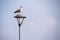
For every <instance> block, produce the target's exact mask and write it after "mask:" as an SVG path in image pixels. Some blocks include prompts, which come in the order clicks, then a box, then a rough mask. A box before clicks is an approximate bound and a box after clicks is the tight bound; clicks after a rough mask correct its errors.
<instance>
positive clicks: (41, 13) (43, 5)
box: [0, 0, 60, 40]
mask: <svg viewBox="0 0 60 40" xmlns="http://www.w3.org/2000/svg"><path fill="white" fill-rule="evenodd" d="M59 2H60V1H59V0H0V10H1V11H0V28H1V29H0V30H1V33H0V35H1V36H0V38H1V40H18V38H19V37H18V25H17V20H16V19H15V18H14V16H15V15H16V14H15V13H14V11H16V10H17V9H19V7H20V4H21V3H22V4H23V14H24V15H25V16H26V17H27V18H26V19H25V20H24V23H23V25H22V27H21V40H59V37H58V35H60V34H59V31H58V30H57V29H58V28H59V23H58V22H59V20H60V19H59V18H60V17H59V5H60V4H59Z"/></svg>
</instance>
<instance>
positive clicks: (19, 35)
mask: <svg viewBox="0 0 60 40" xmlns="http://www.w3.org/2000/svg"><path fill="white" fill-rule="evenodd" d="M18 25H19V40H20V26H21V25H20V24H18Z"/></svg>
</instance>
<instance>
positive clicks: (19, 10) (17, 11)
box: [14, 6, 22, 13]
mask: <svg viewBox="0 0 60 40" xmlns="http://www.w3.org/2000/svg"><path fill="white" fill-rule="evenodd" d="M20 12H22V6H20V9H18V10H16V11H15V12H14V13H20Z"/></svg>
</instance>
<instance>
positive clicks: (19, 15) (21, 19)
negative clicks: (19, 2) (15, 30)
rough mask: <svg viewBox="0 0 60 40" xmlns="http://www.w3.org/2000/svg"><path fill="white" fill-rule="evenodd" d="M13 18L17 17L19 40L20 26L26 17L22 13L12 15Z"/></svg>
mask: <svg viewBox="0 0 60 40" xmlns="http://www.w3.org/2000/svg"><path fill="white" fill-rule="evenodd" d="M14 18H16V19H17V22H18V26H19V40H20V27H21V25H22V23H23V21H24V19H25V18H26V17H25V16H23V15H22V14H17V15H16V16H14Z"/></svg>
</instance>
